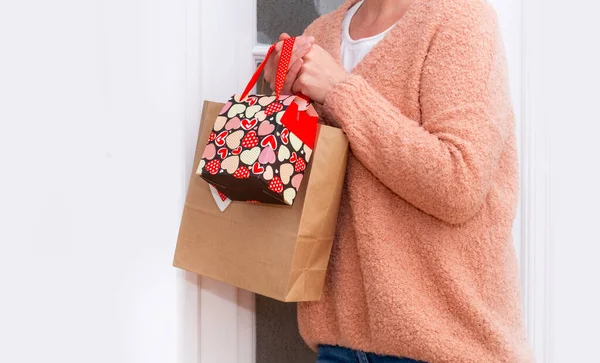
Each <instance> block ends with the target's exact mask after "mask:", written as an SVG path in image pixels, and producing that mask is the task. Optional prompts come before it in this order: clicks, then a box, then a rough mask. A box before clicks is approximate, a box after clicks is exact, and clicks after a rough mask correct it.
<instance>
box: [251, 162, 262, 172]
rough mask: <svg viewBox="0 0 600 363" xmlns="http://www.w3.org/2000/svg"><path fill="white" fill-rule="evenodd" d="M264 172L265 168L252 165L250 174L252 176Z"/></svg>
mask: <svg viewBox="0 0 600 363" xmlns="http://www.w3.org/2000/svg"><path fill="white" fill-rule="evenodd" d="M264 171H265V168H263V167H262V166H260V164H259V163H254V165H252V172H253V173H254V174H262V173H263V172H264Z"/></svg>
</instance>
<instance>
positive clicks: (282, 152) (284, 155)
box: [277, 145, 290, 161]
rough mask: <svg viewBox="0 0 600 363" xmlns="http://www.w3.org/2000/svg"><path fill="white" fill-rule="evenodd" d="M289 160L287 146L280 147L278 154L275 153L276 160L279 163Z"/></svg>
mask: <svg viewBox="0 0 600 363" xmlns="http://www.w3.org/2000/svg"><path fill="white" fill-rule="evenodd" d="M289 158H290V149H288V148H287V146H285V145H281V146H280V147H279V152H277V159H279V161H284V160H287V159H289Z"/></svg>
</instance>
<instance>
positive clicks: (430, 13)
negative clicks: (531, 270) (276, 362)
mask: <svg viewBox="0 0 600 363" xmlns="http://www.w3.org/2000/svg"><path fill="white" fill-rule="evenodd" d="M356 1H357V0H351V1H348V2H347V3H345V4H344V5H342V6H341V7H340V8H339V9H338V10H336V11H334V12H333V13H330V14H328V15H325V16H323V17H321V18H319V19H317V20H316V21H315V22H314V23H313V24H311V25H310V26H309V27H308V28H307V30H306V34H309V35H313V36H314V37H315V39H316V43H317V44H319V45H320V46H322V47H323V48H324V49H326V50H327V51H328V52H329V53H331V54H332V55H333V57H334V58H336V60H338V61H339V57H340V54H339V53H340V34H341V23H342V19H343V17H344V14H345V13H346V11H347V10H348V9H349V8H350V6H352V5H353V4H354V3H356ZM319 111H320V112H321V115H322V116H323V118H324V120H325V122H328V123H332V124H336V125H338V126H340V127H341V128H342V129H343V130H344V131H345V132H346V134H347V136H348V139H349V140H350V147H351V156H350V158H349V161H348V170H347V177H346V184H345V191H344V194H343V200H342V205H341V208H340V215H339V222H338V230H337V236H336V240H335V243H334V247H333V251H332V256H331V262H330V265H329V271H328V274H327V278H326V284H325V290H324V292H323V296H322V300H321V301H318V302H311V303H301V304H300V305H299V310H298V315H299V316H298V318H299V325H300V332H301V334H302V336H303V338H304V339H305V341H306V342H307V343H308V344H309V345H310V346H311V347H312V348H313V349H314V348H315V347H316V345H317V344H332V345H340V346H345V347H349V348H354V349H359V350H364V351H369V352H374V353H379V354H386V355H395V356H403V357H409V358H412V359H417V360H422V361H426V362H429V363H441V362H461V363H467V362H468V363H482V362H495V363H497V362H509V363H521V362H532V361H533V359H532V357H531V353H530V349H529V346H528V343H527V341H526V336H525V331H524V328H523V322H522V317H521V306H520V299H519V279H518V268H517V263H516V257H515V251H514V248H513V244H512V240H511V225H512V222H513V219H514V216H515V210H516V204H517V195H518V175H517V172H518V171H517V154H516V147H515V132H514V115H513V111H512V107H511V101H510V98H509V94H508V90H507V78H506V62H505V57H504V51H503V45H502V42H501V39H500V35H499V30H498V24H497V20H496V16H495V13H494V11H493V9H492V8H491V6H490V5H489V4H488V3H487V2H485V0H414V2H413V3H412V5H411V7H410V8H409V10H408V12H407V13H406V14H405V15H404V17H403V18H402V19H401V20H400V21H399V22H398V23H397V24H396V26H395V27H394V28H393V29H392V30H391V31H390V32H389V33H388V34H387V35H386V36H385V38H384V39H383V40H381V42H380V43H378V44H377V45H376V46H375V47H374V48H373V49H372V50H371V52H370V53H369V54H367V56H366V57H365V58H364V60H363V61H362V62H361V63H359V64H358V66H357V67H356V68H355V69H354V71H353V72H352V74H351V75H350V76H349V78H348V79H347V80H346V81H344V82H342V83H340V84H338V85H337V86H336V87H335V88H334V89H333V91H331V92H330V93H329V95H328V96H327V98H326V100H325V103H324V105H323V106H322V107H320V110H319Z"/></svg>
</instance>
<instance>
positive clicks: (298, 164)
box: [294, 158, 306, 173]
mask: <svg viewBox="0 0 600 363" xmlns="http://www.w3.org/2000/svg"><path fill="white" fill-rule="evenodd" d="M304 169H306V163H305V162H304V159H302V158H298V161H296V164H294V170H295V171H296V173H299V172H301V171H303V170H304Z"/></svg>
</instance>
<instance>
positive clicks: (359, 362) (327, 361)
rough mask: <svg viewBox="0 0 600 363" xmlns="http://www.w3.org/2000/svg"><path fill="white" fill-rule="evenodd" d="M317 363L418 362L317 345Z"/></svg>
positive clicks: (416, 362) (417, 362)
mask: <svg viewBox="0 0 600 363" xmlns="http://www.w3.org/2000/svg"><path fill="white" fill-rule="evenodd" d="M317 363H419V361H416V360H413V359H409V358H399V357H390V356H383V355H377V354H373V353H365V352H361V351H359V350H352V349H348V348H343V347H334V346H331V345H319V356H318V357H317ZM421 363H423V362H421Z"/></svg>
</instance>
